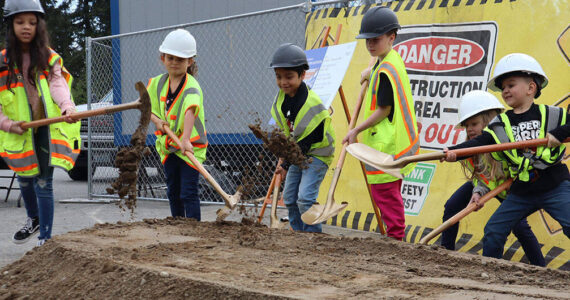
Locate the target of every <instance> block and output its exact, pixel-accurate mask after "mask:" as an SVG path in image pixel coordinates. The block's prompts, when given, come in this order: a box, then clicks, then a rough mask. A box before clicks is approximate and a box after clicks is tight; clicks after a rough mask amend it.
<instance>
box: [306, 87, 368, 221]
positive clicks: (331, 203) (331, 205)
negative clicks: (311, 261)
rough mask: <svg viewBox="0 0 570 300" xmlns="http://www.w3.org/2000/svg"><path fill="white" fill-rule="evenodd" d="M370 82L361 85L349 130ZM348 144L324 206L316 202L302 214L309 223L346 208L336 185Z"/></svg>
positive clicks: (340, 159)
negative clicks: (339, 199)
mask: <svg viewBox="0 0 570 300" xmlns="http://www.w3.org/2000/svg"><path fill="white" fill-rule="evenodd" d="M367 83H368V82H364V83H363V84H362V86H361V87H360V93H359V94H358V100H357V102H356V108H355V109H354V112H353V113H352V118H351V119H350V124H349V125H348V130H351V129H353V128H354V126H355V125H356V120H357V119H358V114H359V113H360V106H361V105H362V101H363V99H364V96H365V95H366V90H367V89H368V84H367ZM346 149H347V146H346V144H344V145H342V150H341V151H340V157H339V158H338V162H337V163H336V168H335V169H334V175H333V179H332V182H331V186H330V188H329V192H328V194H327V201H326V202H325V204H324V206H323V205H321V204H319V203H315V204H313V206H311V208H309V210H307V211H306V212H304V213H303V214H302V215H301V220H303V222H304V223H305V224H307V225H315V224H318V223H322V222H324V221H326V220H328V219H329V218H332V217H334V216H336V215H338V214H339V213H340V212H341V211H342V210H343V209H345V208H346V206H347V205H348V202H342V203H340V204H339V203H336V202H335V200H334V191H335V189H336V185H337V183H338V179H339V177H340V172H341V171H342V165H343V164H344V158H345V157H346Z"/></svg>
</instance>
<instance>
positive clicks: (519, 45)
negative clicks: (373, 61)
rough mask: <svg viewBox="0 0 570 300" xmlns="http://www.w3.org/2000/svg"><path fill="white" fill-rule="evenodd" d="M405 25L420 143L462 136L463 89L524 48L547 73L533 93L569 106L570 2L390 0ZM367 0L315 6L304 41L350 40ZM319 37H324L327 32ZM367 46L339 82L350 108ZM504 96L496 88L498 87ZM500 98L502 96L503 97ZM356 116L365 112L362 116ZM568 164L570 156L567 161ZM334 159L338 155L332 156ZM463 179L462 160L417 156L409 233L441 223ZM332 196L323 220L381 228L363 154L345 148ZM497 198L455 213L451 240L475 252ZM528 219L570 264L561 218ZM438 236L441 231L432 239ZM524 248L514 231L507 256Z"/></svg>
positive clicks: (554, 257)
mask: <svg viewBox="0 0 570 300" xmlns="http://www.w3.org/2000/svg"><path fill="white" fill-rule="evenodd" d="M385 5H387V6H389V7H390V8H392V10H394V11H395V12H396V15H397V16H398V19H399V21H400V24H401V25H402V29H401V30H400V31H399V32H398V37H397V38H396V41H395V42H394V49H395V50H396V51H398V53H400V55H401V56H402V58H403V59H404V62H405V63H406V68H407V69H408V74H409V77H410V83H411V87H412V93H413V96H414V107H415V109H416V115H417V120H418V122H419V123H421V129H420V135H421V146H422V150H421V152H422V153H426V152H430V151H433V150H437V151H439V150H440V149H442V148H443V147H446V146H450V145H454V144H457V143H461V142H462V141H464V140H465V133H464V132H463V130H458V129H455V127H454V126H455V124H456V123H457V120H458V117H457V108H458V105H459V99H460V97H461V96H462V95H463V94H464V93H466V92H468V91H470V90H473V89H486V83H487V81H488V79H489V78H490V76H491V74H492V70H493V67H494V64H495V63H496V62H497V61H498V60H499V59H500V58H501V57H503V56H505V55H506V54H509V53H513V52H522V53H526V54H529V55H531V56H533V57H534V58H536V59H537V60H538V61H539V63H540V64H541V65H542V68H543V69H544V71H545V72H546V74H547V76H548V78H549V82H548V86H547V87H546V88H545V89H544V90H543V92H542V96H540V98H539V99H537V100H536V102H537V103H544V104H548V105H560V106H564V107H569V106H570V85H568V78H570V59H569V57H570V29H569V28H570V26H569V23H568V20H570V6H569V1H568V0H559V1H531V0H516V1H512V0H511V1H501V0H495V1H486V0H464V1H446V0H442V1H409V0H403V1H393V2H389V3H386V4H385ZM370 7H371V6H360V7H350V8H328V9H322V10H315V11H313V12H311V13H310V14H309V15H308V16H307V29H306V48H307V49H312V48H318V47H319V46H320V45H322V44H324V45H332V44H336V43H338V44H342V43H348V42H353V41H355V39H354V37H355V36H356V35H357V34H358V31H359V29H360V22H361V20H362V15H363V14H364V13H365V12H366V11H367V10H368V9H369V8H370ZM323 39H325V41H324V42H323ZM369 60H370V56H369V53H368V51H367V50H366V47H365V41H364V40H358V44H357V46H356V51H355V53H354V56H353V58H352V62H351V64H350V66H349V68H348V71H347V73H346V76H345V78H344V81H343V83H342V88H343V90H344V94H345V95H346V100H347V102H348V107H349V109H350V111H351V112H352V111H353V110H354V105H355V102H356V97H357V95H358V91H359V79H360V72H361V71H362V70H363V69H365V68H366V66H367V64H368V62H369ZM495 95H496V96H497V98H499V99H501V95H500V94H499V93H495ZM332 106H333V109H334V111H335V112H336V113H335V114H334V115H333V124H334V126H335V130H336V132H337V139H338V140H337V146H339V147H337V153H336V156H337V158H338V155H339V152H340V140H341V139H342V137H343V136H344V135H345V134H346V132H347V128H348V122H347V119H346V117H345V115H344V113H343V111H344V109H343V105H342V102H341V99H340V97H339V96H338V95H337V97H336V98H335V100H334V101H333V105H332ZM505 106H506V105H505ZM360 121H362V120H360ZM565 163H566V164H568V163H569V162H568V157H567V158H566V161H565ZM335 165H336V161H335V162H333V164H332V166H335ZM333 172H334V170H333V168H332V167H331V169H330V170H329V173H328V174H327V176H326V177H325V180H324V182H323V184H322V185H321V189H320V193H319V202H321V203H324V201H325V200H326V195H327V191H328V189H329V186H330V183H331V179H332V174H333ZM465 181H466V179H465V177H464V175H463V173H462V171H461V167H460V165H459V164H458V163H453V164H451V163H439V162H424V163H419V164H418V166H417V167H416V169H415V170H414V172H412V173H411V174H410V175H409V176H408V177H407V178H406V180H405V181H404V183H403V186H402V196H403V198H404V205H405V210H406V236H405V241H408V242H412V243H415V242H418V241H419V240H420V239H421V238H422V237H423V236H425V235H426V234H428V233H429V232H430V231H431V230H432V229H434V228H436V227H437V226H439V225H440V224H441V223H442V215H443V209H444V204H445V202H446V201H447V199H448V198H449V197H450V196H451V195H452V194H453V192H455V190H456V189H457V188H459V187H460V186H461V185H462V184H463V183H464V182H465ZM335 199H336V201H338V202H340V201H347V202H348V203H349V205H348V207H347V209H346V210H345V211H343V212H341V213H340V214H339V215H338V216H336V217H335V218H332V219H330V220H328V221H327V224H332V225H336V226H342V227H347V228H353V229H359V230H367V231H377V232H378V231H379V228H378V224H377V222H376V218H375V215H374V210H373V206H372V202H371V198H370V196H369V194H368V191H367V188H366V184H365V180H364V176H363V174H362V170H361V167H360V164H359V162H358V161H357V160H356V159H354V158H352V157H350V156H349V157H347V159H346V161H345V163H344V166H343V171H342V174H341V177H340V181H339V183H338V186H337V188H336V193H335ZM498 205H499V202H498V201H496V200H491V201H489V202H488V203H487V204H486V205H485V207H484V208H483V209H481V210H480V211H478V212H474V213H472V214H471V215H469V216H467V217H466V218H464V219H463V220H462V221H461V222H460V227H459V234H458V242H457V249H458V250H459V251H464V252H471V253H478V254H481V252H482V242H481V239H482V238H483V228H484V226H485V224H486V222H487V220H488V219H489V217H490V216H491V215H492V213H493V212H494V211H495V210H496V208H497V207H498ZM528 222H529V224H530V225H531V227H532V230H533V232H534V233H535V235H536V236H537V238H538V240H539V243H540V244H541V245H543V246H542V252H543V254H544V255H545V258H546V261H547V264H548V267H551V268H560V269H566V270H570V240H569V239H568V238H567V237H566V236H565V235H564V234H563V233H562V229H561V226H560V224H558V222H556V221H555V220H554V219H552V218H551V217H550V216H549V215H548V214H547V213H545V212H542V211H539V212H536V213H534V214H532V215H531V216H529V217H528ZM433 242H437V239H434V240H432V243H433ZM523 256H524V252H523V250H522V248H521V246H520V244H519V243H518V242H517V240H516V238H514V236H513V235H512V234H511V235H510V236H509V238H508V240H507V243H506V245H505V254H504V257H505V258H506V259H510V260H513V261H521V260H523V261H524V258H523Z"/></svg>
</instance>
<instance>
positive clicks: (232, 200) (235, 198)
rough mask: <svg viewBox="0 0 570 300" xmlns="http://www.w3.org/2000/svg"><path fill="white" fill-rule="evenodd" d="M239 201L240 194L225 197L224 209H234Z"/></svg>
mask: <svg viewBox="0 0 570 300" xmlns="http://www.w3.org/2000/svg"><path fill="white" fill-rule="evenodd" d="M240 199H241V192H240V191H237V192H236V193H235V194H233V195H231V196H229V197H227V199H226V207H228V208H229V209H234V207H236V205H237V204H238V203H239V200H240Z"/></svg>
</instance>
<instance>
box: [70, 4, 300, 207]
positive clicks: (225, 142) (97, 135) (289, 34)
mask: <svg viewBox="0 0 570 300" xmlns="http://www.w3.org/2000/svg"><path fill="white" fill-rule="evenodd" d="M175 28H184V29H186V30H188V31H190V32H191V33H192V35H193V36H194V37H195V38H196V41H197V51H198V55H197V58H196V61H197V64H198V75H197V80H198V82H199V83H200V85H201V88H202V91H203V94H204V109H205V115H206V123H205V124H206V130H207V134H208V140H209V146H208V154H207V160H206V162H205V163H204V167H205V168H206V169H207V170H208V171H209V172H210V174H211V175H212V176H213V177H214V179H215V180H216V181H217V182H218V183H219V184H220V185H221V187H222V188H223V189H224V190H225V191H226V192H227V193H228V194H233V193H235V191H236V189H237V187H238V186H240V185H242V184H247V183H250V184H251V183H253V184H254V185H253V189H252V190H251V192H252V193H251V195H250V196H249V197H250V198H257V197H262V196H265V193H266V189H267V188H268V186H269V183H270V181H271V176H272V173H273V170H274V168H275V164H276V162H277V159H276V158H275V157H274V156H273V155H272V154H271V153H269V152H267V151H266V150H265V149H264V148H263V146H262V144H261V141H260V140H258V139H257V138H255V137H254V136H253V134H252V133H251V132H250V130H249V128H248V125H249V124H254V123H261V124H262V127H266V128H267V124H268V123H269V121H270V119H271V116H270V113H269V109H270V106H271V103H272V101H273V99H274V97H275V94H276V92H277V86H276V84H275V79H274V76H275V75H274V74H273V70H272V69H270V68H269V62H270V59H271V55H272V53H273V51H275V49H277V47H278V46H279V45H280V44H282V43H285V42H291V43H295V44H297V45H301V46H302V45H304V38H305V11H304V9H303V5H298V6H293V7H286V8H281V9H274V10H268V11H263V12H257V13H250V14H245V15H240V16H234V17H227V18H220V19H214V20H208V21H201V22H196V23H191V24H184V25H180V26H175V27H165V28H160V29H155V30H147V31H141V32H136V33H129V34H121V35H116V36H110V37H104V38H96V39H88V42H87V60H88V61H87V72H88V74H87V79H88V108H90V109H92V108H97V107H104V106H107V105H113V104H121V103H128V102H130V101H134V100H136V99H137V98H138V93H137V92H136V90H135V88H134V85H135V83H136V82H137V81H142V82H143V83H145V84H146V83H147V82H148V79H149V78H151V77H154V76H157V75H159V74H162V73H164V72H165V69H164V67H163V66H162V63H161V62H160V57H159V51H158V48H159V46H160V44H161V42H162V40H163V39H164V37H165V36H166V35H167V34H168V33H169V32H170V31H171V30H174V29H175ZM139 116H140V112H139V111H137V110H129V111H125V112H121V113H116V114H114V115H112V116H99V117H94V118H90V119H89V120H85V121H83V123H82V137H83V139H84V149H83V150H84V153H87V154H86V155H85V154H82V157H85V156H86V161H87V167H86V168H85V169H86V170H84V173H85V174H87V177H88V190H89V197H90V198H94V197H114V196H111V195H108V194H107V193H106V188H107V187H109V186H110V184H111V182H112V181H114V179H115V178H116V177H117V176H118V175H119V173H118V169H116V168H115V167H114V159H115V155H116V153H117V152H118V151H119V149H120V148H121V147H125V146H128V145H129V141H130V137H131V134H132V133H133V132H134V130H135V129H136V127H137V126H138V120H139ZM154 130H155V128H154V125H153V124H152V123H151V124H150V126H149V132H148V135H147V144H148V145H149V148H150V149H151V150H152V153H151V154H150V155H149V156H146V157H144V159H143V162H142V166H143V167H142V168H141V170H140V172H139V182H138V190H139V194H138V197H139V199H153V200H166V199H167V196H166V184H165V178H164V172H163V169H162V164H161V162H160V161H159V158H158V154H157V153H156V151H155V149H154V140H155V137H154V134H153V132H154ZM78 165H80V163H79V162H78ZM245 181H247V182H245ZM200 200H201V201H202V202H222V199H221V197H219V196H218V195H217V194H216V193H215V191H214V190H213V188H211V187H210V185H209V184H208V183H207V182H206V181H205V179H204V178H203V177H201V178H200Z"/></svg>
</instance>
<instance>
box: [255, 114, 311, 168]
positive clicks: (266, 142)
mask: <svg viewBox="0 0 570 300" xmlns="http://www.w3.org/2000/svg"><path fill="white" fill-rule="evenodd" d="M248 126H249V129H250V130H251V131H252V132H253V135H255V137H257V138H258V139H261V140H262V141H263V146H264V147H265V148H266V149H268V150H269V151H270V152H271V153H273V154H274V155H275V156H277V157H282V158H284V159H285V161H287V162H289V163H291V164H293V165H296V166H298V167H300V168H301V169H306V168H307V163H310V162H311V161H310V160H311V158H309V159H307V157H306V156H305V155H304V154H303V152H302V151H301V148H300V147H299V145H298V144H297V143H296V142H295V140H294V139H293V138H292V137H287V136H286V135H285V133H283V131H282V130H281V129H279V128H274V129H273V131H271V133H270V132H268V131H264V130H263V129H261V126H260V124H249V125H248Z"/></svg>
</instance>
